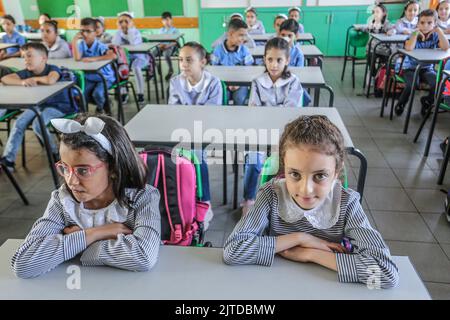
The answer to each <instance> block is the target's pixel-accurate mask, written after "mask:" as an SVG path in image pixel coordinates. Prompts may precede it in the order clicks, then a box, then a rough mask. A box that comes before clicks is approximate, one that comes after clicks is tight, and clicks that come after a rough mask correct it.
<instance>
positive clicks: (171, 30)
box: [158, 11, 179, 81]
mask: <svg viewBox="0 0 450 320" xmlns="http://www.w3.org/2000/svg"><path fill="white" fill-rule="evenodd" d="M161 19H162V20H161V21H162V24H163V27H162V28H161V29H159V33H160V34H177V33H179V31H178V29H177V28H175V27H174V26H173V19H172V14H171V13H170V12H168V11H166V12H163V13H162V15H161ZM176 46H177V44H176V43H175V42H166V43H162V44H160V45H159V46H158V48H159V50H160V52H162V54H163V56H164V58H165V60H166V62H167V65H168V67H169V72H168V73H167V75H166V81H169V80H170V78H171V77H172V75H173V65H172V59H171V57H172V55H173V53H174V51H175V48H176Z"/></svg>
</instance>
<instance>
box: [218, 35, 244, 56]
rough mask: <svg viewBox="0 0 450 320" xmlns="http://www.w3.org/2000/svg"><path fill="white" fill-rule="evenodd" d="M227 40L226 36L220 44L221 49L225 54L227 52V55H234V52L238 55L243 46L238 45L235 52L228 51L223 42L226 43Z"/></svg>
mask: <svg viewBox="0 0 450 320" xmlns="http://www.w3.org/2000/svg"><path fill="white" fill-rule="evenodd" d="M227 40H228V36H227V37H226V38H225V40H223V42H222V48H223V50H224V51H225V52H227V53H234V52H236V53H239V52H240V51H241V49H242V46H243V45H239V46H238V48H237V50H236V51H229V50H228V49H227V46H226V45H225V42H226V41H227Z"/></svg>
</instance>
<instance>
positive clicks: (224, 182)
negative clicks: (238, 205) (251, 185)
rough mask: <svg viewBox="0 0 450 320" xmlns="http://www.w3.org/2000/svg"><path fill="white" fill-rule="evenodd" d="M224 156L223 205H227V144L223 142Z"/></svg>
mask: <svg viewBox="0 0 450 320" xmlns="http://www.w3.org/2000/svg"><path fill="white" fill-rule="evenodd" d="M222 153H223V156H222V166H223V205H226V204H227V202H228V199H227V194H228V190H227V189H228V185H227V182H228V181H227V145H226V144H225V143H224V144H223V152H222Z"/></svg>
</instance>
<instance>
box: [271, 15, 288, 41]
mask: <svg viewBox="0 0 450 320" xmlns="http://www.w3.org/2000/svg"><path fill="white" fill-rule="evenodd" d="M287 19H288V17H287V16H286V15H285V14H283V13H279V14H277V15H276V16H275V19H274V21H273V28H274V29H275V36H276V37H277V36H279V35H280V26H281V24H282V23H283V22H285V21H286V20H287Z"/></svg>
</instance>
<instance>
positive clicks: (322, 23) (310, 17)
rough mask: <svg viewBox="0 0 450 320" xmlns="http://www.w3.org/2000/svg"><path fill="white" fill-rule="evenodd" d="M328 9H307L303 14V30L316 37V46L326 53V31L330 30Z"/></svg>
mask: <svg viewBox="0 0 450 320" xmlns="http://www.w3.org/2000/svg"><path fill="white" fill-rule="evenodd" d="M330 16H331V12H330V11H315V12H314V11H309V12H307V13H305V14H304V17H303V25H304V27H305V32H310V33H312V34H313V35H314V37H315V39H316V46H317V47H319V49H320V51H322V52H323V54H325V55H327V54H328V47H329V46H328V33H329V30H330Z"/></svg>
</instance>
